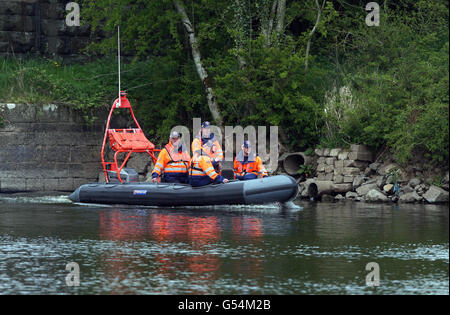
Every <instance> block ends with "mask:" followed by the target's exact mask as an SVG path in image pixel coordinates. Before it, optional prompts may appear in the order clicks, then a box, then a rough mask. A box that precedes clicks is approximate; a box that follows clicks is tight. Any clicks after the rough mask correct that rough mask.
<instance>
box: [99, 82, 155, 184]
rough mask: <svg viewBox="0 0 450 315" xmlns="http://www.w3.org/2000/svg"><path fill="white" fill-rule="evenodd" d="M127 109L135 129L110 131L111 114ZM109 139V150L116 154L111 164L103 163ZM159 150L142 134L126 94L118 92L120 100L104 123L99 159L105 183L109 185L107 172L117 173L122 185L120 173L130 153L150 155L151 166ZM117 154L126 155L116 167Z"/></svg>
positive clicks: (115, 103)
mask: <svg viewBox="0 0 450 315" xmlns="http://www.w3.org/2000/svg"><path fill="white" fill-rule="evenodd" d="M124 108H129V109H130V113H131V116H132V117H133V120H134V122H135V124H136V126H137V128H130V129H110V128H109V124H110V121H111V116H112V113H113V111H114V110H115V109H124ZM107 138H109V140H110V144H111V148H112V149H113V150H114V151H115V152H116V153H115V154H114V161H113V162H106V161H105V157H104V154H105V146H106V139H107ZM160 151H161V150H160V149H155V145H154V144H153V143H152V142H150V141H149V140H148V139H147V138H146V137H145V135H144V132H143V131H142V129H141V126H140V125H139V123H138V121H137V120H136V117H135V116H134V113H133V108H132V107H131V104H130V102H129V101H128V99H127V93H126V92H124V91H121V92H120V100H119V98H117V99H116V100H115V101H114V103H113V105H112V107H111V110H110V112H109V115H108V120H107V122H106V128H105V136H104V137H103V144H102V151H101V158H102V166H103V173H104V174H105V180H106V182H107V183H109V179H108V171H113V172H116V173H117V178H118V179H119V181H120V182H121V183H123V180H122V178H121V177H120V171H121V170H122V169H123V168H124V166H125V164H126V163H127V162H128V159H129V158H130V156H131V153H133V152H135V153H147V154H148V155H150V157H151V158H152V160H153V164H156V160H157V158H156V156H155V155H154V153H156V152H160ZM119 153H127V155H126V157H125V160H124V161H123V162H122V164H121V165H120V167H119V165H118V162H117V155H118V154H119ZM108 166H109V168H108Z"/></svg>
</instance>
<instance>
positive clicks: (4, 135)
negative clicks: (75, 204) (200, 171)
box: [0, 104, 104, 193]
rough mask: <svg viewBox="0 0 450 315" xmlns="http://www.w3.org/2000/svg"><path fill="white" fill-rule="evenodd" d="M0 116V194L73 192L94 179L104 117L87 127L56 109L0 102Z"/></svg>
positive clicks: (64, 108)
mask: <svg viewBox="0 0 450 315" xmlns="http://www.w3.org/2000/svg"><path fill="white" fill-rule="evenodd" d="M102 114H103V115H104V113H100V115H102ZM0 116H2V117H3V120H4V126H3V127H0V192H2V193H3V192H18V191H73V190H74V189H75V188H77V187H78V186H79V185H81V184H84V183H88V182H95V181H97V179H98V173H99V171H100V170H101V163H100V150H101V142H102V140H103V130H104V119H99V120H97V123H94V124H93V125H92V126H88V125H86V124H85V122H84V120H83V118H82V116H81V115H80V114H79V113H77V112H76V111H74V110H73V109H71V108H70V107H67V106H61V105H60V106H58V105H43V106H36V105H26V104H0Z"/></svg>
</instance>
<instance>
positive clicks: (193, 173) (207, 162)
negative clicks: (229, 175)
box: [189, 149, 228, 187]
mask: <svg viewBox="0 0 450 315" xmlns="http://www.w3.org/2000/svg"><path fill="white" fill-rule="evenodd" d="M200 151H203V150H202V149H200ZM189 183H190V184H191V185H192V187H199V186H205V185H209V184H219V183H228V179H226V178H224V177H223V176H221V175H219V174H217V172H216V171H215V170H214V166H213V164H212V161H211V158H210V157H209V155H207V154H206V153H205V152H198V154H196V155H194V157H193V158H192V162H191V169H190V171H189Z"/></svg>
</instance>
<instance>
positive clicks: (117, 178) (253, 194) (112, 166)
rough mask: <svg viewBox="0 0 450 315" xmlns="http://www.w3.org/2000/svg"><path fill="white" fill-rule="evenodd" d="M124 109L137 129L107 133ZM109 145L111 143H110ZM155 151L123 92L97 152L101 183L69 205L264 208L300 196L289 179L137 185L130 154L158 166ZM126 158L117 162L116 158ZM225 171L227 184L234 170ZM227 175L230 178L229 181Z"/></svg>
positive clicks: (82, 190)
mask: <svg viewBox="0 0 450 315" xmlns="http://www.w3.org/2000/svg"><path fill="white" fill-rule="evenodd" d="M123 108H125V109H128V110H129V111H130V114H131V116H132V118H133V120H134V123H135V125H136V128H129V129H111V128H110V120H111V116H112V113H113V111H114V110H116V109H123ZM108 140H109V141H108ZM108 142H109V144H110V146H109V147H110V148H111V149H112V150H113V151H114V158H113V161H106V157H105V156H106V155H107V154H106V153H105V152H106V149H107V147H108V145H107V144H108ZM160 151H161V150H159V149H156V148H155V145H154V144H153V143H152V142H150V141H149V140H148V139H147V138H146V137H145V135H144V132H143V131H142V129H141V127H140V126H139V123H138V121H137V120H136V118H135V116H134V113H133V109H132V108H131V104H130V102H129V101H128V99H127V96H126V93H125V92H123V91H121V93H120V97H119V98H117V99H116V100H115V101H114V103H113V106H112V108H111V111H110V113H109V116H108V120H107V123H106V129H105V135H104V138H103V145H102V150H101V161H102V166H103V173H104V176H105V182H104V183H91V184H85V185H82V186H80V187H79V188H77V189H76V190H75V191H74V192H73V193H72V194H71V195H70V196H69V198H70V200H72V201H73V202H81V203H97V204H128V205H143V206H210V205H226V204H229V205H231V204H234V205H235V204H245V205H249V204H264V203H273V202H281V203H284V202H288V201H291V200H293V199H294V198H295V197H296V196H297V193H298V186H297V182H296V181H295V179H294V178H292V177H291V176H287V175H278V176H271V177H265V178H258V179H253V180H247V181H238V180H230V181H229V182H228V183H225V184H211V185H207V186H202V187H192V186H190V185H188V184H174V183H149V182H139V175H138V173H137V172H136V171H135V170H134V169H132V168H127V167H125V166H126V163H127V161H128V160H129V158H130V155H131V154H132V153H146V154H148V155H149V157H150V158H151V159H152V160H153V163H154V164H155V163H156V157H157V154H158V153H159V152H160ZM119 153H122V154H124V155H125V157H124V158H123V161H122V162H121V163H119V159H118V154H119ZM226 171H228V176H226V177H228V178H229V179H230V178H232V170H224V173H226ZM230 172H231V177H230Z"/></svg>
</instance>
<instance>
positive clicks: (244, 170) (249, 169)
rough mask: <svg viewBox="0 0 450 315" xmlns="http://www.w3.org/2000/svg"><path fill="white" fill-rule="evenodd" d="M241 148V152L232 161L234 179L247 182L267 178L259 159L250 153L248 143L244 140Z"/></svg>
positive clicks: (250, 149)
mask: <svg viewBox="0 0 450 315" xmlns="http://www.w3.org/2000/svg"><path fill="white" fill-rule="evenodd" d="M241 148H242V151H240V152H239V153H238V155H237V156H236V158H235V159H234V165H233V169H234V178H235V179H239V180H249V179H255V178H258V177H260V176H262V177H267V176H268V175H267V171H266V169H265V167H264V165H263V163H262V160H261V158H260V157H259V156H257V155H256V154H255V153H254V152H252V148H251V144H250V141H248V140H245V141H244V144H243V145H242V147H241Z"/></svg>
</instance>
